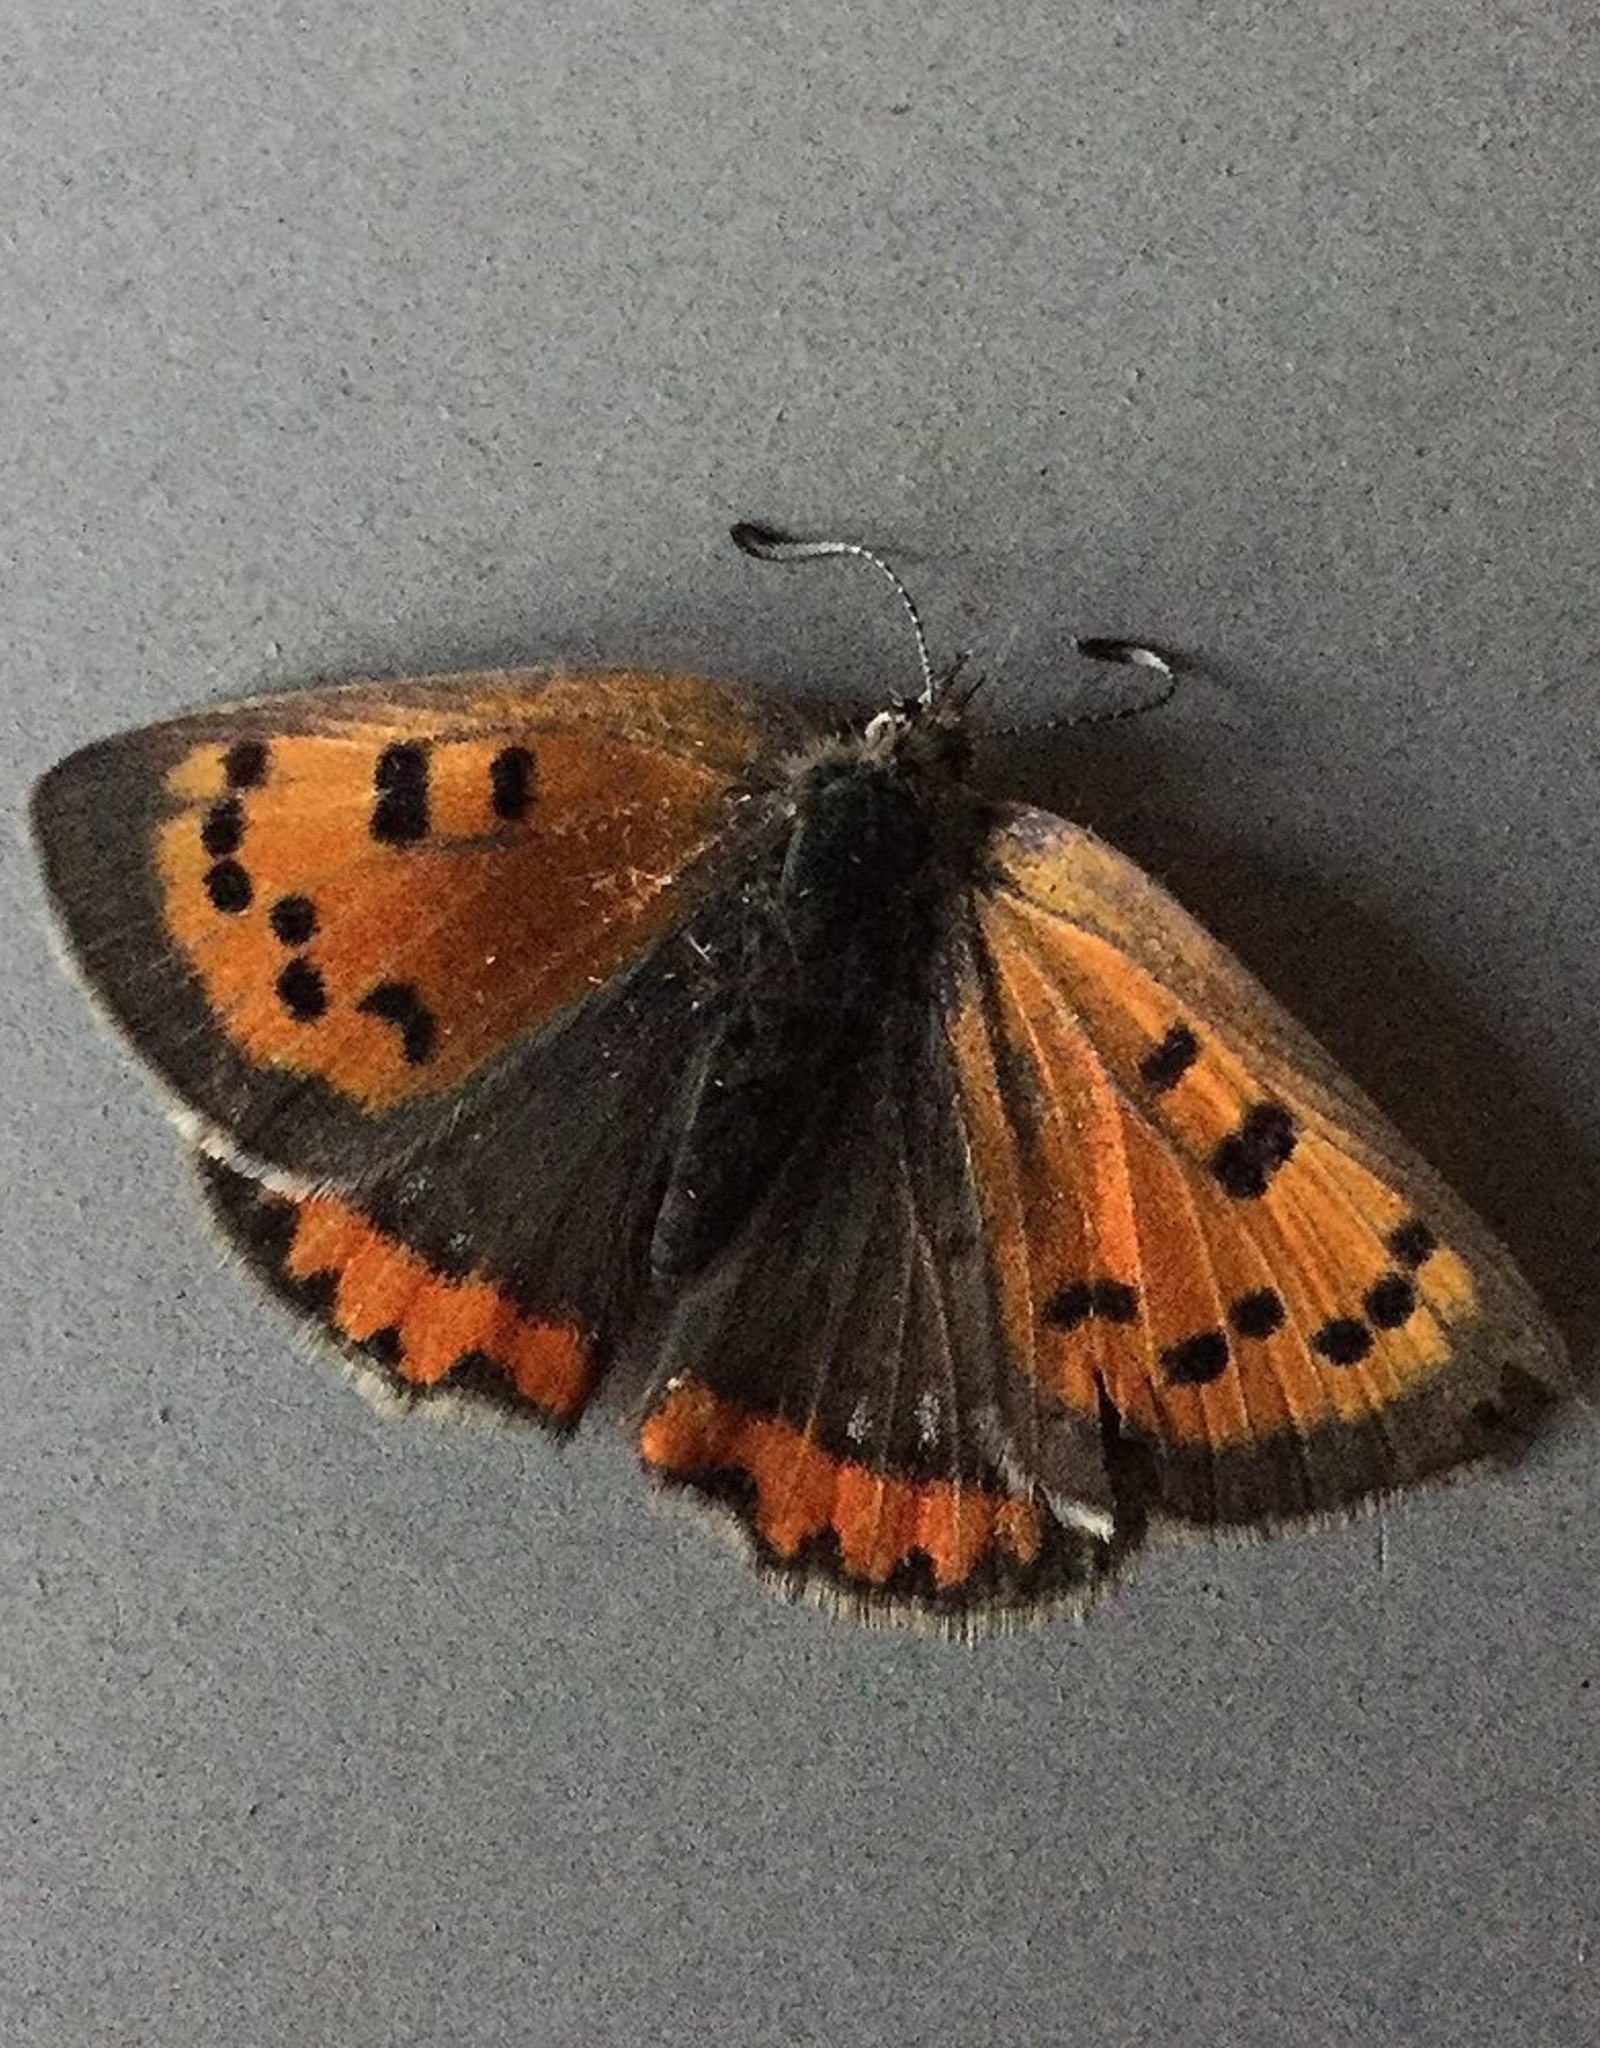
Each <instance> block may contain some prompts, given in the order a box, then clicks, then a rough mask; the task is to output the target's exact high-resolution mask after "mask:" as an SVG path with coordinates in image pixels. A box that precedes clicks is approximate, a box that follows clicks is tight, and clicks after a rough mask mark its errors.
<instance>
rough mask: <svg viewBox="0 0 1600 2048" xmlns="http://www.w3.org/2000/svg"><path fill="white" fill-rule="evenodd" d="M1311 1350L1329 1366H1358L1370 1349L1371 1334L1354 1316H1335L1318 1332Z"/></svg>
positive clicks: (1312, 1342) (1312, 1341)
mask: <svg viewBox="0 0 1600 2048" xmlns="http://www.w3.org/2000/svg"><path fill="white" fill-rule="evenodd" d="M1311 1348H1312V1349H1313V1350H1314V1351H1315V1352H1317V1353H1318V1355H1319V1356H1320V1357H1323V1358H1325V1359H1326V1360H1327V1361H1328V1363H1329V1364H1330V1365H1359V1364H1360V1363H1361V1361H1362V1359H1363V1358H1365V1357H1366V1355H1367V1353H1368V1352H1369V1351H1370V1350H1371V1349H1372V1332H1371V1331H1370V1330H1369V1329H1368V1328H1367V1326H1366V1324H1365V1323H1363V1322H1361V1321H1359V1320H1358V1319H1357V1318H1356V1317H1355V1316H1335V1317H1334V1318H1333V1320H1332V1321H1331V1322H1326V1323H1324V1324H1323V1326H1322V1328H1321V1329H1320V1330H1318V1332H1317V1333H1316V1335H1315V1336H1314V1337H1313V1338H1312V1340H1311Z"/></svg>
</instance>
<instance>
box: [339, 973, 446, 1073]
mask: <svg viewBox="0 0 1600 2048" xmlns="http://www.w3.org/2000/svg"><path fill="white" fill-rule="evenodd" d="M356 1008H357V1009H358V1010H361V1011H364V1012H365V1014H366V1015H367V1016H369V1017H377V1018H379V1019H380V1020H381V1021H382V1022H383V1023H385V1024H392V1025H393V1026H394V1028H395V1029H396V1031H398V1032H399V1034H400V1049H401V1051H402V1052H403V1053H404V1054H405V1057H406V1061H407V1064H408V1065H410V1066H413V1067H420V1066H422V1065H423V1064H425V1062H426V1061H428V1060H430V1059H432V1057H433V1052H434V1047H435V1045H436V1044H437V1043H438V1038H439V1027H438V1025H437V1024H436V1023H435V1021H434V1016H433V1012H432V1011H431V1010H430V1009H429V1008H428V1006H427V1004H426V1003H424V1002H423V1000H422V998H421V997H420V996H419V995H418V994H417V992H416V990H415V989H414V988H413V987H412V986H411V984H410V982H408V981H380V982H379V983H378V985H377V987H376V988H373V989H369V990H368V991H367V993H366V994H365V995H364V996H363V997H362V998H361V1000H360V1002H359V1003H357V1005H356Z"/></svg>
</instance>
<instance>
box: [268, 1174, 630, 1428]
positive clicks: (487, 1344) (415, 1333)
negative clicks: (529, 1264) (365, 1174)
mask: <svg viewBox="0 0 1600 2048" xmlns="http://www.w3.org/2000/svg"><path fill="white" fill-rule="evenodd" d="M293 1207H294V1234H293V1237H292V1239H291V1241H290V1244H289V1247H288V1250H287V1252H286V1253H285V1255H284V1260H283V1270H284V1273H285V1275H286V1276H287V1277H288V1278H289V1279H291V1280H296V1281H300V1282H302V1283H303V1282H306V1281H311V1280H316V1279H319V1278H322V1277H324V1276H328V1275H331V1276H332V1278H333V1282H334V1294H333V1302H332V1305H331V1307H330V1308H329V1309H328V1311H327V1319H328V1321H329V1323H330V1324H331V1325H332V1328H333V1330H334V1332H335V1333H336V1334H337V1335H338V1336H340V1337H343V1338H345V1339H346V1340H347V1341H348V1342H350V1343H352V1344H367V1343H370V1342H371V1341H372V1340H373V1339H374V1338H375V1337H377V1336H378V1335H379V1333H380V1332H388V1333H389V1345H388V1349H389V1353H390V1356H389V1357H388V1358H386V1363H388V1364H389V1366H390V1369H391V1370H392V1372H393V1373H394V1376H395V1377H396V1378H397V1379H398V1380H400V1381H402V1382H405V1383H407V1384H408V1385H410V1386H413V1387H417V1388H419V1389H421V1388H427V1387H432V1386H436V1385H437V1384H438V1383H439V1382H440V1381H441V1380H443V1379H445V1378H446V1376H447V1375H448V1374H449V1373H451V1372H452V1371H454V1370H455V1369H456V1368H458V1367H459V1366H460V1365H461V1364H462V1363H463V1361H466V1360H472V1361H476V1362H478V1363H479V1364H480V1365H487V1366H489V1367H492V1368H494V1369H495V1370H496V1371H497V1372H498V1373H499V1374H500V1375H501V1376H502V1377H503V1378H504V1380H505V1382H506V1392H507V1394H508V1395H515V1396H517V1397H520V1399H522V1400H524V1401H527V1402H530V1403H532V1405H533V1406H534V1407H536V1408H538V1409H539V1410H540V1411H541V1412H542V1413H543V1414H545V1415H546V1416H548V1417H549V1418H551V1419H552V1420H554V1421H557V1422H569V1421H573V1420H575V1419H576V1417H577V1415H578V1413H579V1411H580V1410H581V1409H582V1407H583V1404H584V1401H585V1400H586V1398H587V1397H588V1394H589V1390H590V1387H591V1385H592V1383H593V1362H592V1358H591V1355H590V1348H589V1346H588V1345H587V1344H586V1343H585V1341H584V1339H583V1337H582V1335H581V1334H580V1332H579V1331H578V1330H577V1329H576V1328H575V1327H574V1326H573V1325H571V1324H569V1323H544V1322H538V1321H536V1320H535V1319H534V1318H532V1317H531V1316H527V1315H524V1314H523V1313H522V1311H521V1310H520V1309H519V1308H518V1307H517V1305H516V1304H515V1303H514V1302H513V1301H511V1300H510V1299H509V1298H508V1297H507V1296H506V1295H505V1294H504V1293H502V1292H501V1290H500V1289H499V1288H498V1287H496V1286H495V1285H494V1284H493V1283H492V1282H490V1281H488V1280H484V1279H479V1278H472V1277H469V1278H466V1279H459V1280H458V1279H451V1278H449V1277H448V1276H446V1275H444V1274H441V1273H439V1272H437V1271H436V1270H435V1269H434V1268H433V1267H432V1266H430V1265H429V1264H428V1263H427V1261H426V1260H425V1259H423V1258H421V1257H420V1256H419V1255H418V1254H417V1253H416V1252H414V1251H411V1250H409V1249H408V1248H407V1247H406V1246H405V1245H403V1244H401V1243H399V1242H398V1241H397V1240H396V1239H395V1238H392V1237H389V1236H387V1235H386V1234H385V1233H384V1232H382V1231H380V1230H378V1229H377V1228H375V1226H374V1225H373V1224H372V1223H370V1222H369V1221H368V1220H367V1218H366V1217H365V1216H363V1215H361V1214H360V1213H359V1211H357V1210H355V1209H352V1208H350V1207H348V1206H347V1205H346V1204H345V1203H343V1202H340V1201H338V1200H336V1199H334V1198H333V1197H332V1196H329V1195H313V1196H310V1197H308V1198H305V1199H302V1200H298V1201H295V1202H294V1204H293Z"/></svg>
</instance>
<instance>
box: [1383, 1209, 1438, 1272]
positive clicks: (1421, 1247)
mask: <svg viewBox="0 0 1600 2048" xmlns="http://www.w3.org/2000/svg"><path fill="white" fill-rule="evenodd" d="M1438 1249H1439V1240H1438V1239H1437V1238H1436V1237H1435V1236H1434V1234H1433V1232H1432V1231H1431V1230H1430V1229H1429V1228H1428V1226H1427V1224H1426V1223H1424V1222H1423V1221H1422V1220H1421V1218H1420V1217H1416V1216H1413V1217H1410V1218H1409V1219H1408V1220H1407V1221H1406V1222H1404V1223H1402V1224H1399V1225H1398V1226H1397V1227H1396V1228H1395V1229H1393V1230H1391V1231H1390V1233H1389V1250H1390V1252H1391V1253H1392V1254H1393V1256H1394V1259H1395V1262H1396V1263H1397V1264H1398V1265H1402V1266H1409V1267H1410V1268H1411V1270H1412V1272H1415V1271H1416V1270H1417V1268H1418V1267H1419V1266H1423V1265H1426V1264H1427V1262H1428V1260H1429V1259H1431V1258H1432V1257H1433V1255H1434V1253H1435V1252H1436V1251H1437V1250H1438Z"/></svg>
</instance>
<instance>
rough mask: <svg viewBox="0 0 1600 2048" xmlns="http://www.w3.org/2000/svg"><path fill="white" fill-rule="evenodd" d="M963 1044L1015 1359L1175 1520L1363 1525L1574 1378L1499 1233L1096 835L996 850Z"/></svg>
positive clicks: (1012, 840)
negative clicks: (1309, 1519)
mask: <svg viewBox="0 0 1600 2048" xmlns="http://www.w3.org/2000/svg"><path fill="white" fill-rule="evenodd" d="M951 1029H952V1035H953V1039H954V1043H955V1045H956V1049H957V1058H958V1063H959V1066H960V1069H961V1074H962V1084H963V1097H964V1102H965V1106H966V1115H967V1121H968V1127H969V1130H970V1131H971V1134H972V1139H973V1146H974V1160H975V1170H976V1172H977V1176H978V1182H979V1186H980V1188H981V1190H982V1194H983V1201H984V1207H985V1214H986V1218H987V1222H988V1227H989V1230H990V1233H991V1242H992V1244H993V1246H994V1252H995V1270H996V1279H997V1287H998V1291H999V1296H1000V1299H1001V1303H1002V1312H1003V1315H1004V1318H1005V1322H1006V1326H1007V1331H1008V1337H1009V1340H1010V1342H1011V1345H1012V1347H1013V1350H1014V1352H1015V1354H1016V1355H1017V1356H1018V1357H1019V1359H1020V1360H1021V1361H1022V1363H1023V1366H1024V1369H1025V1370H1026V1371H1027V1372H1028V1373H1029V1375H1030V1376H1032V1377H1034V1378H1036V1379H1037V1380H1038V1381H1039V1382H1040V1383H1041V1384H1042V1385H1044V1386H1045V1387H1047V1388H1048V1389H1049V1390H1050V1392H1051V1393H1052V1394H1053V1396H1054V1397H1055V1399H1056V1400H1057V1401H1059V1402H1060V1403H1061V1404H1062V1405H1064V1406H1065V1407H1066V1408H1068V1409H1069V1410H1071V1411H1073V1412H1075V1413H1078V1414H1082V1415H1085V1416H1087V1415H1089V1414H1091V1413H1094V1412H1097V1411H1103V1410H1105V1409H1106V1408H1109V1409H1110V1411H1111V1412H1112V1414H1113V1415H1114V1417H1115V1427H1116V1428H1117V1429H1118V1430H1120V1431H1121V1432H1123V1433H1124V1434H1125V1437H1126V1440H1127V1448H1128V1449H1129V1450H1130V1452H1131V1453H1132V1454H1134V1455H1135V1456H1137V1457H1139V1458H1141V1459H1142V1460H1144V1461H1145V1462H1146V1463H1147V1465H1148V1469H1149V1474H1150V1485H1151V1489H1152V1493H1153V1497H1154V1499H1155V1501H1156V1503H1157V1504H1158V1505H1161V1506H1164V1507H1166V1508H1168V1509H1170V1510H1172V1511H1173V1512H1176V1513H1178V1514H1180V1515H1183V1516H1186V1517H1191V1518H1194V1519H1199V1520H1206V1521H1212V1520H1215V1521H1250V1520H1260V1519H1270V1518H1271V1517H1273V1516H1276V1515H1287V1514H1295V1513H1303V1512H1306V1511H1309V1510H1314V1509H1325V1508H1330V1507H1334V1506H1338V1505H1341V1504H1344V1503H1346V1502H1349V1501H1352V1500H1355V1499H1358V1498H1361V1497H1364V1496H1367V1495H1371V1494H1376V1493H1381V1492H1384V1491H1387V1490H1390V1489H1393V1488H1395V1487H1398V1486H1400V1485H1402V1484H1403V1483H1405V1482H1406V1481H1408V1480H1410V1479H1413V1478H1416V1477H1419V1476H1422V1475H1423V1474H1425V1473H1429V1472H1434V1471H1440V1470H1443V1469H1447V1468H1448V1467H1450V1466H1453V1465H1456V1464H1459V1463H1463V1462H1465V1461H1467V1460H1469V1459H1470V1458H1472V1457H1474V1456H1479V1455H1483V1454H1484V1453H1486V1452H1488V1451H1490V1450H1493V1449H1495V1448H1497V1447H1499V1445H1500V1444H1501V1443H1503V1442H1504V1441H1505V1440H1506V1438H1507V1436H1508V1434H1509V1433H1510V1432H1511V1431H1512V1430H1513V1429H1514V1426H1515V1425H1516V1424H1517V1423H1518V1422H1519V1421H1520V1420H1522V1419H1523V1418H1524V1417H1525V1416H1526V1415H1527V1414H1528V1413H1529V1412H1531V1410H1532V1409H1533V1408H1535V1407H1537V1406H1538V1405H1539V1403H1540V1401H1541V1400H1542V1398H1543V1396H1544V1394H1545V1392H1546V1391H1547V1390H1548V1391H1556V1390H1559V1389H1560V1388H1561V1387H1563V1386H1564V1385H1565V1384H1566V1368H1565V1363H1564V1360H1563V1357H1562V1353H1561V1348H1560V1344H1559V1340H1558V1339H1557V1338H1556V1337H1555V1335H1554V1333H1553V1332H1552V1331H1551V1330H1550V1329H1549V1327H1548V1325H1547V1324H1546V1323H1545V1321H1544V1319H1543V1317H1542V1316H1541V1315H1540V1314H1539V1311H1538V1309H1537V1307H1536V1305H1535V1304H1534V1301H1533V1299H1532V1296H1531V1294H1530V1293H1529V1291H1528V1289H1527V1287H1526V1285H1525V1283H1524V1282H1523V1281H1522V1279H1521V1277H1520V1275H1519V1274H1518V1273H1517V1271H1516V1269H1515V1267H1514V1266H1513V1265H1512V1263H1511V1261H1510V1259H1509V1257H1508V1256H1507V1255H1506V1254H1505V1252H1504V1251H1503V1250H1502V1249H1501V1248H1500V1247H1499V1246H1498V1245H1496V1244H1495V1242H1494V1240H1493V1239H1492V1238H1491V1237H1490V1235H1489V1233H1488V1232H1487V1231H1486V1230H1485V1229H1484V1228H1483V1226H1482V1225H1481V1224H1480V1223H1479V1222H1478V1221H1477V1220H1476V1219H1475V1218H1474V1217H1472V1216H1471V1214H1470V1213H1469V1212H1468V1211H1467V1210H1466V1209H1465V1208H1464V1207H1463V1206H1462V1204H1461V1203H1460V1202H1459V1201H1458V1200H1457V1199H1456V1198H1455V1197H1454V1196H1453V1195H1451V1194H1450V1193H1449V1191H1448V1190H1447V1189H1446V1188H1445V1187H1444V1186H1443V1184H1442V1183H1441V1182H1440V1181H1439V1180H1438V1178H1437V1176H1436V1175H1434V1174H1433V1173H1431V1172H1430V1171H1429V1169H1428V1168H1426V1167H1425V1166H1424V1165H1423V1164H1422V1163H1421V1162H1420V1161H1419V1160H1418V1159H1416V1158H1415V1156H1414V1155H1413V1154H1412V1153H1411V1152H1410V1150H1409V1148H1407V1147H1406V1146H1405V1144H1404V1143H1403V1141H1402V1140H1401V1139H1400V1138H1399V1137H1398V1136H1397V1135H1396V1134H1395V1133H1394V1132H1393V1131H1392V1130H1391V1129H1390V1128H1389V1127H1388V1126H1387V1125H1386V1124H1385V1123H1384V1122H1383V1120H1382V1119H1381V1117H1380V1116H1379V1114H1378V1112H1377V1111H1376V1110H1375V1109H1373V1108H1372V1106H1371V1105H1370V1104H1369V1103H1367V1102H1366V1101H1365V1099H1364V1098H1363V1097H1362V1096H1361V1095H1360V1093H1359V1091H1358V1090H1356V1088H1355V1087H1354V1085H1353V1084H1352V1083H1351V1082H1350V1081H1349V1080H1348V1079H1346V1078H1345V1077H1344V1076H1343V1075H1341V1074H1340V1073H1339V1072H1338V1070H1337V1069H1336V1068H1335V1067H1334V1066H1333V1065H1332V1063H1331V1061H1329V1059H1328V1058H1327V1056H1326V1054H1324V1053H1323V1052H1322V1051H1321V1050H1320V1049H1319V1048H1318V1047H1317V1046H1316V1045H1315V1043H1314V1041H1312V1040H1311V1039H1310V1038H1309V1037H1308V1035H1307V1034H1306V1033H1305V1032H1304V1031H1302V1030H1301V1029H1300V1028H1299V1027H1297V1026H1296V1025H1294V1024H1293V1023H1292V1022H1291V1020H1289V1019H1288V1018H1287V1017H1286V1016H1285V1015H1284V1014H1283V1013H1282V1012H1281V1011H1279V1010H1278V1009H1277V1007H1276V1005H1274V1004H1273V1003H1272V1002H1271V999H1270V998H1268V997H1267V996H1266V995H1265V993H1264V992H1263V991H1262V990H1261V989H1260V988H1259V987H1258V986H1257V985H1256V984H1255V983H1254V982H1253V981H1252V980H1251V979H1250V977H1249V976H1248V975H1247V974H1246V973H1245V971H1244V970H1243V969H1242V968H1241V967H1240V966H1239V965H1238V964H1237V962H1235V961H1234V960H1232V958H1231V957H1230V956H1229V955H1228V954H1227V953H1226V952H1224V950H1223V949H1222V948H1221V947H1220V946H1218V945H1217V944H1216V942H1215V941H1213V940H1211V939H1210V938H1209V937H1207V935H1206V934H1205V933H1204V932H1202V931H1201V930H1200V928H1199V927H1198V926H1197V925H1195V924H1194V923H1193V921H1192V920H1191V919H1190V918H1188V917H1187V916H1186V914H1185V913H1184V912H1183V911H1181V910H1180V909H1179V908H1178V906H1177V905H1176V904H1175V903H1173V902H1172V900H1171V899H1170V898H1169V897H1168V896H1166V894H1165V893H1164V892H1163V891H1162V890H1160V889H1159V888H1158V887H1157V886H1156V884H1154V883H1153V882H1152V881H1150V880H1149V878H1148V877H1146V876H1145V875H1143V874H1141V873H1140V872H1139V870H1137V869H1136V868H1134V867H1133V866H1132V864H1131V863H1129V862H1127V861H1125V860H1124V859H1122V857H1121V856H1120V855H1117V854H1115V853H1113V852H1112V851H1111V850H1110V849H1109V848H1107V847H1105V846H1103V845H1102V844H1101V843H1100V842H1099V841H1097V840H1095V839H1094V838H1093V837H1092V836H1091V835H1090V834H1088V833H1086V832H1083V831H1081V830H1079V829H1078V828H1075V827H1073V826H1069V825H1067V824H1065V823H1064V822H1063V821H1061V820H1060V819H1056V818H1052V817H1049V816H1048V815H1047V814H1045V813H1042V812H1036V811H1026V810H1017V811H1013V812H1012V813H1010V814H1009V817H1008V818H1007V820H1006V821H1005V822H1004V823H1003V824H1002V825H1000V826H999V827H998V828H997V830H996V832H995V835H994V837H993V839H992V840H991V843H990V847H989V849H988V860H987V866H986V880H985V887H984V889H983V891H982V894H981V897H980V901H979V908H978V916H977V933H976V940H975V944H974V946H973V949H972V952H971V954H970V956H969V958H968V961H967V964H966V970H965V973H964V974H963V976H962V977H961V996H960V998H959V1000H958V1002H957V1003H956V1005H955V1008H954V1011H953V1016H952V1023H951Z"/></svg>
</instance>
